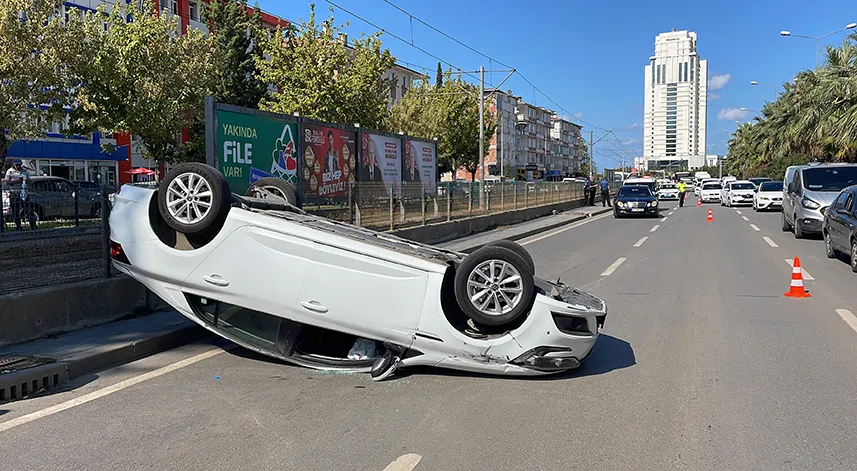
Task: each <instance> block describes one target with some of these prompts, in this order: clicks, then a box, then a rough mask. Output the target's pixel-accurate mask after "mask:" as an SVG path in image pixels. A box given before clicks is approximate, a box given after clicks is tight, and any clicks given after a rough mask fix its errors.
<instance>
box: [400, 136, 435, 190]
mask: <svg viewBox="0 0 857 471" xmlns="http://www.w3.org/2000/svg"><path fill="white" fill-rule="evenodd" d="M402 163H403V165H402V179H403V181H405V182H406V183H407V182H415V183H416V182H421V183H434V182H436V181H437V143H435V142H426V141H416V140H411V139H406V140H405V156H404V159H403V162H402ZM426 189H427V190H429V191H431V190H432V189H434V191H437V188H436V187H435V185H429V186H427V188H426Z"/></svg>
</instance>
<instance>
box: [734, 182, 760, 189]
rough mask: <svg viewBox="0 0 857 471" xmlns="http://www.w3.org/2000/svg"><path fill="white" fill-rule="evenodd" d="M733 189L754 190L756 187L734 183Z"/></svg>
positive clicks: (749, 184) (750, 184)
mask: <svg viewBox="0 0 857 471" xmlns="http://www.w3.org/2000/svg"><path fill="white" fill-rule="evenodd" d="M731 188H732V189H733V190H752V189H753V188H756V187H755V186H753V184H752V183H733V184H732V187H731Z"/></svg>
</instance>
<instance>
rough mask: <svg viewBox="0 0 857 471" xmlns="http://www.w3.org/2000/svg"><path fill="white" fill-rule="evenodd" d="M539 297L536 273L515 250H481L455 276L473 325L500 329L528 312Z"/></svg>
mask: <svg viewBox="0 0 857 471" xmlns="http://www.w3.org/2000/svg"><path fill="white" fill-rule="evenodd" d="M534 296H535V286H534V280H533V273H532V272H530V267H529V266H528V265H527V262H526V260H524V259H523V258H521V256H520V255H518V254H517V253H515V252H514V251H513V250H511V249H507V248H506V247H498V246H485V247H480V248H479V249H477V250H476V251H474V252H473V253H471V254H470V255H468V256H467V258H465V259H464V261H463V262H462V263H461V265H460V266H459V267H458V270H457V271H456V273H455V298H456V301H457V302H458V306H459V307H461V310H462V311H464V314H466V315H467V316H468V317H470V318H471V319H473V322H475V323H477V324H482V325H484V326H490V327H499V326H502V325H505V324H508V323H510V322H513V321H514V320H516V319H517V318H518V317H520V316H521V315H523V314H524V313H526V312H527V311H528V310H529V309H530V306H531V304H532V301H533V299H534Z"/></svg>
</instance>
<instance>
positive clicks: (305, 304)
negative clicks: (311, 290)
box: [301, 301, 329, 313]
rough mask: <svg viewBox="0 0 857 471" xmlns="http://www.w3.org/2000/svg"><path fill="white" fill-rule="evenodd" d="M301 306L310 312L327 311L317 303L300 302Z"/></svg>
mask: <svg viewBox="0 0 857 471" xmlns="http://www.w3.org/2000/svg"><path fill="white" fill-rule="evenodd" d="M301 306H303V307H305V308H307V309H309V310H310V311H315V312H321V313H325V312H327V311H329V309H328V308H327V307H325V306H323V305H322V304H321V303H320V302H318V301H301Z"/></svg>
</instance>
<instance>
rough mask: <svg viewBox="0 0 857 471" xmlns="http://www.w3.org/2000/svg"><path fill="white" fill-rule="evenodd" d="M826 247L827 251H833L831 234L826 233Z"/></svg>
mask: <svg viewBox="0 0 857 471" xmlns="http://www.w3.org/2000/svg"><path fill="white" fill-rule="evenodd" d="M824 248H825V249H826V250H827V253H833V250H831V249H832V248H833V246H832V245H831V244H830V234H824Z"/></svg>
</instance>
